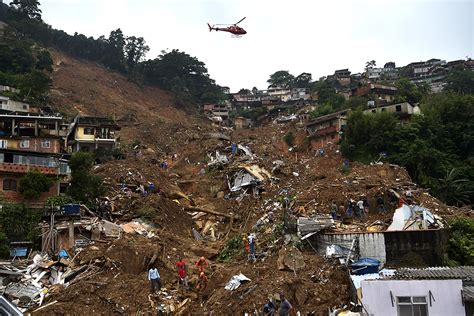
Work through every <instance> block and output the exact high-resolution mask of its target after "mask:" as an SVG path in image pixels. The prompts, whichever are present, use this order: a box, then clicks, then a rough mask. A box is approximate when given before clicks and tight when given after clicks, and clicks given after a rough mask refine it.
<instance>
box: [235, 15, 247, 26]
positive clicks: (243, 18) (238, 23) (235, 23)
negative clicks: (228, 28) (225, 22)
mask: <svg viewBox="0 0 474 316" xmlns="http://www.w3.org/2000/svg"><path fill="white" fill-rule="evenodd" d="M245 18H246V16H244V17H243V18H242V19H241V20H240V21H239V22H237V23H235V24H234V25H237V24H239V23H240V22H242V21H243V20H245Z"/></svg>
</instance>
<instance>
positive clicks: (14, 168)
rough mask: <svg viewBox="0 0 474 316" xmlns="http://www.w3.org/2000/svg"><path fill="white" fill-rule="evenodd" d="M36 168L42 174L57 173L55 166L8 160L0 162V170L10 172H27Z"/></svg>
mask: <svg viewBox="0 0 474 316" xmlns="http://www.w3.org/2000/svg"><path fill="white" fill-rule="evenodd" d="M33 170H36V171H38V172H41V173H43V174H58V168H57V167H46V166H36V165H23V164H16V163H10V162H1V163H0V172H11V173H27V172H28V171H33Z"/></svg>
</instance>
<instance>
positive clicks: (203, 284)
mask: <svg viewBox="0 0 474 316" xmlns="http://www.w3.org/2000/svg"><path fill="white" fill-rule="evenodd" d="M208 281H209V280H208V278H207V276H206V274H205V273H204V272H201V273H199V280H198V283H197V285H196V288H197V289H199V290H201V291H203V290H205V289H206V288H207V282H208Z"/></svg>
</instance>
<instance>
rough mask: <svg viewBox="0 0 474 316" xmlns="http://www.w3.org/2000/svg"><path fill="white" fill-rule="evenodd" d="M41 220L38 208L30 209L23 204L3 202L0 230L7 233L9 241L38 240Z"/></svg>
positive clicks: (0, 212) (0, 210) (0, 213)
mask: <svg viewBox="0 0 474 316" xmlns="http://www.w3.org/2000/svg"><path fill="white" fill-rule="evenodd" d="M40 220H41V212H38V210H29V209H28V208H26V207H25V205H22V204H12V203H6V202H2V208H1V209H0V231H1V232H3V233H5V235H6V237H7V239H8V240H9V241H33V242H38V241H39V240H38V239H39V237H38V236H39V227H38V223H39V222H40Z"/></svg>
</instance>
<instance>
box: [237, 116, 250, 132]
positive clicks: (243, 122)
mask: <svg viewBox="0 0 474 316" xmlns="http://www.w3.org/2000/svg"><path fill="white" fill-rule="evenodd" d="M234 126H235V128H236V129H243V128H247V127H249V126H251V120H250V119H247V118H245V117H243V116H237V117H236V118H235V119H234Z"/></svg>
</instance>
